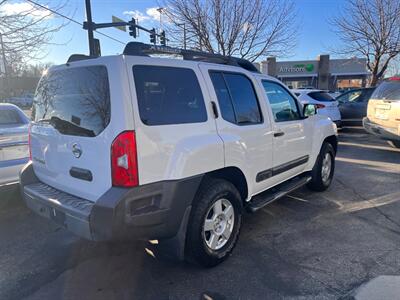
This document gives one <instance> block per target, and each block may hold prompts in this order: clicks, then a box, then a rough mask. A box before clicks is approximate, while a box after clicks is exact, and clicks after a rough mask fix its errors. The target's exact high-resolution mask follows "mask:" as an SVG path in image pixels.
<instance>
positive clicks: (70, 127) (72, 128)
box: [37, 116, 96, 137]
mask: <svg viewBox="0 0 400 300" xmlns="http://www.w3.org/2000/svg"><path fill="white" fill-rule="evenodd" d="M37 123H46V124H50V125H51V126H53V127H54V128H55V129H57V130H58V131H59V132H60V133H62V134H69V135H82V136H88V137H94V136H96V135H95V133H94V132H93V130H89V129H86V128H83V127H81V126H78V125H76V124H74V123H71V122H69V121H66V120H62V119H60V118H59V117H54V116H53V117H51V118H50V119H41V120H39V121H37Z"/></svg>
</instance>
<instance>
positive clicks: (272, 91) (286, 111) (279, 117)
mask: <svg viewBox="0 0 400 300" xmlns="http://www.w3.org/2000/svg"><path fill="white" fill-rule="evenodd" d="M262 84H263V86H264V90H265V93H266V94H267V97H268V101H269V103H270V106H271V109H272V113H273V115H274V119H275V121H276V122H285V121H293V120H298V119H300V112H299V108H298V106H297V101H296V100H295V99H294V98H293V97H292V95H290V94H289V92H288V91H287V90H286V89H285V88H283V87H282V86H281V85H280V84H278V83H275V82H271V81H267V80H263V81H262Z"/></svg>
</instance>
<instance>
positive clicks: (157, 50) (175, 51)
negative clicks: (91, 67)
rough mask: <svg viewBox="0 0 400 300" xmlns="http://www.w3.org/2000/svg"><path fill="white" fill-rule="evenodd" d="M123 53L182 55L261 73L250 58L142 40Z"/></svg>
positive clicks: (128, 47) (128, 45)
mask: <svg viewBox="0 0 400 300" xmlns="http://www.w3.org/2000/svg"><path fill="white" fill-rule="evenodd" d="M123 54H125V55H134V56H149V55H150V54H170V55H180V56H182V58H183V59H184V60H194V61H203V62H210V63H216V64H224V65H231V66H236V67H241V68H243V69H246V70H247V71H251V72H255V73H260V71H259V70H258V69H257V68H256V67H255V66H254V65H253V64H252V63H251V62H249V61H248V60H246V59H243V58H237V57H232V56H224V55H221V54H215V53H208V52H202V51H194V50H184V49H179V48H173V47H168V46H158V45H149V44H144V43H140V42H130V43H128V44H127V45H126V46H125V49H124V52H123Z"/></svg>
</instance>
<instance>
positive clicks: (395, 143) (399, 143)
mask: <svg viewBox="0 0 400 300" xmlns="http://www.w3.org/2000/svg"><path fill="white" fill-rule="evenodd" d="M388 143H389V145H390V146H392V147H393V148H400V141H393V140H392V141H388Z"/></svg>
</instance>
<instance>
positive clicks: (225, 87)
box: [210, 71, 262, 125]
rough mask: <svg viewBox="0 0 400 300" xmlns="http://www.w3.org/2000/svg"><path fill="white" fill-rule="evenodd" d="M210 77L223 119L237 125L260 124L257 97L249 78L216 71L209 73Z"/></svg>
mask: <svg viewBox="0 0 400 300" xmlns="http://www.w3.org/2000/svg"><path fill="white" fill-rule="evenodd" d="M210 76H211V80H212V82H213V85H214V89H215V92H216V94H217V97H218V103H219V104H220V109H221V115H222V117H223V119H225V120H226V121H228V122H231V123H236V124H239V125H246V124H258V123H261V122H262V116H261V111H260V107H259V105H258V100H257V96H256V93H255V91H254V87H253V84H252V83H251V81H250V79H249V78H247V77H246V76H245V75H243V74H238V73H227V72H217V71H215V72H214V71H213V72H210Z"/></svg>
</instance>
